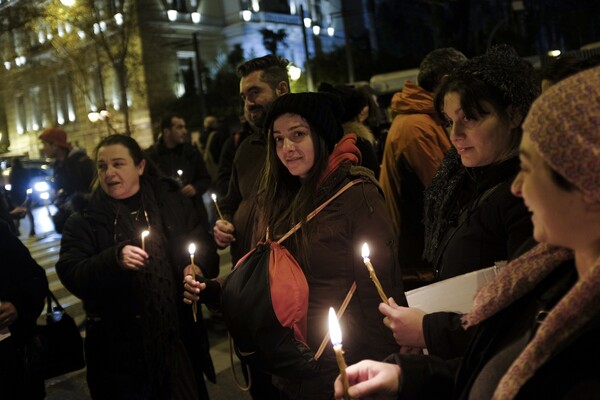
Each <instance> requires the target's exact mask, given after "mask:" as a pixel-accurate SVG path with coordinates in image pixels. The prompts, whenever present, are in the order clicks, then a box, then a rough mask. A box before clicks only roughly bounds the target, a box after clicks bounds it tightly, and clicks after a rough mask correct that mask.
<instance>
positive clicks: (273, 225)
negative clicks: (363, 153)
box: [255, 121, 329, 266]
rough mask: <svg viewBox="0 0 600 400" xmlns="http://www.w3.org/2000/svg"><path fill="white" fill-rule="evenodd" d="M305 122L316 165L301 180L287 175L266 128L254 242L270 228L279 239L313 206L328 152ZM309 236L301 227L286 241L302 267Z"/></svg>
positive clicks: (304, 227)
mask: <svg viewBox="0 0 600 400" xmlns="http://www.w3.org/2000/svg"><path fill="white" fill-rule="evenodd" d="M307 123H308V125H309V128H310V132H311V138H312V140H313V148H314V152H315V157H314V160H315V163H314V165H313V167H312V168H311V169H310V171H309V172H308V174H307V176H306V178H304V179H303V180H300V178H298V177H296V176H293V175H292V174H290V172H289V171H288V169H287V168H286V167H285V166H284V165H283V163H282V162H281V160H279V157H277V151H276V149H275V140H274V138H273V132H272V130H273V126H272V125H271V126H269V127H268V130H267V133H268V134H267V158H266V162H265V167H264V170H263V174H262V179H261V182H260V186H259V192H258V203H259V208H258V209H259V210H260V211H259V214H258V226H257V229H256V232H255V234H256V237H255V239H264V238H265V237H266V234H267V228H268V229H269V237H270V239H272V240H277V239H279V238H280V237H281V236H282V235H284V234H285V233H286V232H287V231H289V230H290V229H291V228H292V227H293V226H294V225H295V224H297V223H298V222H301V221H306V216H307V215H308V213H310V212H311V211H312V210H313V209H314V208H315V206H316V205H315V203H314V194H315V192H316V189H317V186H318V184H319V180H320V178H321V175H322V173H323V171H324V170H325V168H326V167H327V164H328V160H329V151H328V149H327V144H326V143H325V140H323V138H322V137H321V135H319V134H318V132H317V130H316V127H315V126H314V125H312V124H311V123H310V122H308V121H307ZM309 237H310V229H309V227H308V226H303V228H302V229H300V231H298V232H297V233H295V234H294V235H293V236H292V237H291V238H290V239H288V241H287V242H286V246H287V247H289V248H290V249H291V250H292V251H293V253H294V255H295V257H296V258H297V259H298V260H299V261H300V264H301V265H303V266H307V265H308V263H307V259H308V253H307V247H308V240H309Z"/></svg>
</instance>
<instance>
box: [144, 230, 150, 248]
mask: <svg viewBox="0 0 600 400" xmlns="http://www.w3.org/2000/svg"><path fill="white" fill-rule="evenodd" d="M149 234H150V231H142V250H144V251H146V236H148V235H149Z"/></svg>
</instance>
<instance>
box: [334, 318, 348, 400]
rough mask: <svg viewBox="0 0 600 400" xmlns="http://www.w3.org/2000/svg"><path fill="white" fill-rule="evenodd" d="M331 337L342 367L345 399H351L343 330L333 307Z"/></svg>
mask: <svg viewBox="0 0 600 400" xmlns="http://www.w3.org/2000/svg"><path fill="white" fill-rule="evenodd" d="M329 337H330V338H331V343H332V344H333V351H334V352H335V359H336V361H337V364H338V368H339V369H340V378H341V381H342V384H343V385H344V399H349V398H350V396H348V387H349V386H350V385H349V384H348V375H346V360H344V351H343V350H342V330H341V329H340V325H339V323H338V319H337V316H336V315H335V311H333V307H329Z"/></svg>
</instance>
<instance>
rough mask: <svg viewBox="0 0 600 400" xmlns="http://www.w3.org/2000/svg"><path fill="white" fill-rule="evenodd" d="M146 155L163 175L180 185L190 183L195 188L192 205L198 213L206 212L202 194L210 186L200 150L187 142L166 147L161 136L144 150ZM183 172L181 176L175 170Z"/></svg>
mask: <svg viewBox="0 0 600 400" xmlns="http://www.w3.org/2000/svg"><path fill="white" fill-rule="evenodd" d="M146 155H147V156H148V158H149V159H150V160H152V161H153V162H154V164H156V166H157V167H158V169H159V170H160V171H161V172H162V174H163V175H165V176H167V177H170V178H173V179H175V180H177V181H179V182H180V183H181V185H182V186H185V185H188V184H189V185H192V186H193V187H194V189H195V190H196V196H194V197H193V202H194V206H195V207H196V208H197V209H198V211H199V212H200V213H206V208H205V207H204V203H203V201H202V195H203V194H204V192H206V190H208V187H209V186H210V175H209V174H208V170H207V169H206V164H205V163H204V159H203V158H202V154H201V153H200V151H199V150H198V149H197V148H196V147H195V146H192V145H191V144H189V143H182V144H179V145H177V146H175V147H174V148H172V149H168V148H167V147H166V146H165V145H164V143H163V140H162V138H161V139H159V140H158V141H157V142H156V143H155V144H154V145H153V146H151V147H150V148H149V149H148V150H146ZM178 170H181V171H182V172H183V173H182V174H181V177H180V176H179V175H178V174H177V171H178Z"/></svg>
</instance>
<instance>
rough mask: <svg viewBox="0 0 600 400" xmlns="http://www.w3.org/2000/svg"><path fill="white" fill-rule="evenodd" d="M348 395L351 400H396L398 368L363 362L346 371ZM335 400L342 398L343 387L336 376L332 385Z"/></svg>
mask: <svg viewBox="0 0 600 400" xmlns="http://www.w3.org/2000/svg"><path fill="white" fill-rule="evenodd" d="M346 374H347V375H348V383H349V384H350V388H349V389H348V395H349V396H350V397H351V398H353V399H355V398H356V399H358V398H361V399H362V398H377V399H396V398H397V397H398V389H399V387H400V374H401V371H400V366H398V365H396V364H388V363H383V362H378V361H372V360H363V361H360V362H359V363H356V364H354V365H351V366H349V367H348V368H347V369H346ZM334 391H335V398H336V399H343V398H344V386H343V384H342V381H341V379H340V377H339V376H338V377H337V379H336V380H335V383H334Z"/></svg>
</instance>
